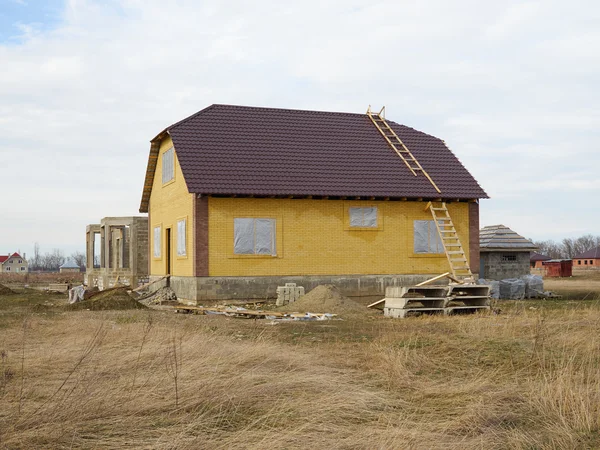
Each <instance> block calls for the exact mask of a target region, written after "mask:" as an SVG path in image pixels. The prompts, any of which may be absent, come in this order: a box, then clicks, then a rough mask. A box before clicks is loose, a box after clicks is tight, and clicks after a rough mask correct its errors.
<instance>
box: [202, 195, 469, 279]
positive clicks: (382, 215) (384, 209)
mask: <svg viewBox="0 0 600 450" xmlns="http://www.w3.org/2000/svg"><path fill="white" fill-rule="evenodd" d="M208 204H209V274H210V276H268V275H341V274H440V273H443V272H446V271H447V270H448V269H449V266H448V261H447V259H446V257H445V255H443V254H442V255H421V254H415V253H414V252H413V220H432V218H431V213H430V212H429V211H427V212H426V211H425V210H424V208H425V206H426V203H425V202H400V201H388V202H384V201H381V202H370V201H342V200H309V199H306V200H295V199H253V198H239V199H236V198H210V199H209V203H208ZM371 205H374V206H377V207H378V225H379V226H378V229H377V230H351V229H349V223H348V213H347V210H348V208H349V207H350V206H371ZM448 208H449V211H450V215H451V216H452V219H453V221H454V224H455V226H456V230H457V232H458V234H459V237H460V239H461V242H462V244H463V247H464V250H465V252H466V253H467V258H468V251H469V214H468V204H466V203H452V204H448ZM235 217H238V218H244V217H254V218H274V219H276V220H277V257H272V256H254V255H243V256H241V255H234V254H233V219H234V218H235Z"/></svg>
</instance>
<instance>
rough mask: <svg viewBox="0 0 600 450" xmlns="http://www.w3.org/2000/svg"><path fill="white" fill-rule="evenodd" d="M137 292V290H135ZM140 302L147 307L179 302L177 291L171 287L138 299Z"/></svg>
mask: <svg viewBox="0 0 600 450" xmlns="http://www.w3.org/2000/svg"><path fill="white" fill-rule="evenodd" d="M134 291H135V289H134ZM137 300H138V301H139V302H141V303H143V304H144V305H146V306H149V305H163V304H166V303H173V302H175V303H176V302H177V295H176V294H175V291H173V289H171V288H170V287H166V286H165V287H162V288H160V289H158V290H157V291H155V292H151V293H149V294H146V295H144V296H143V297H140V298H138V299H137Z"/></svg>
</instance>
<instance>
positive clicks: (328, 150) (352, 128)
mask: <svg viewBox="0 0 600 450" xmlns="http://www.w3.org/2000/svg"><path fill="white" fill-rule="evenodd" d="M388 123H389V124H390V126H392V128H393V129H394V131H395V132H396V133H397V134H398V136H399V137H400V138H401V139H402V140H403V141H404V143H405V144H406V146H407V147H408V148H409V149H410V150H411V152H412V153H413V155H414V156H415V158H416V159H417V160H418V161H419V162H420V163H421V165H422V166H423V168H424V169H425V170H426V171H427V172H428V173H429V175H430V176H431V178H432V179H433V180H434V182H435V183H436V184H437V186H438V187H439V188H440V190H441V194H439V193H438V192H437V191H436V190H435V188H434V187H433V186H432V185H431V183H429V181H428V180H427V178H426V177H425V176H423V175H422V174H419V175H418V176H417V177H415V176H414V175H412V174H411V173H410V171H409V169H408V168H407V167H406V165H405V164H404V162H403V161H402V160H401V159H400V157H398V155H397V154H396V153H395V152H394V150H393V149H392V148H391V147H390V146H389V145H388V144H387V142H386V141H385V139H384V138H383V136H381V134H380V133H379V131H378V130H377V128H376V127H375V126H374V125H373V123H372V122H371V120H370V119H369V118H368V116H367V115H366V114H350V113H337V112H320V111H302V110H290V109H274V108H257V107H248V106H232V105H211V106H209V107H208V108H205V109H203V110H202V111H200V112H198V113H196V114H194V115H192V116H190V117H188V118H186V119H184V120H182V121H180V122H178V123H176V124H174V125H171V126H170V127H168V128H167V129H166V130H165V131H164V132H163V133H161V134H159V135H158V136H157V137H156V138H155V139H154V140H153V141H152V142H153V143H154V145H153V147H151V160H150V162H149V167H148V172H147V177H146V183H145V193H144V197H143V198H142V205H141V207H140V211H141V212H145V211H147V204H148V199H149V194H150V193H149V191H148V187H149V186H150V188H151V186H152V182H151V181H152V179H153V177H154V161H153V160H152V152H153V151H154V152H156V151H157V149H158V145H156V144H157V142H156V141H157V140H160V139H162V136H164V133H165V132H168V133H169V134H170V135H171V137H172V139H173V144H174V147H175V152H176V154H177V157H178V159H179V163H180V165H181V169H182V171H183V175H184V178H185V180H186V183H187V186H188V189H189V191H190V192H192V193H197V194H227V195H232V194H237V195H315V196H324V195H326V196H360V197H371V196H374V197H396V198H399V197H412V198H414V197H424V198H439V197H443V198H445V199H477V198H487V194H486V193H485V192H484V191H483V189H482V188H481V187H480V186H479V184H477V182H476V181H475V179H474V178H473V177H472V176H471V174H470V173H469V172H468V171H467V169H465V167H464V166H463V165H462V164H461V162H460V161H459V160H458V159H457V158H456V156H454V154H453V153H452V151H450V149H448V147H446V145H445V144H444V142H443V141H442V140H441V139H438V138H436V137H433V136H430V135H428V134H425V133H422V132H420V131H417V130H414V129H412V128H409V127H406V126H404V125H399V124H397V123H395V122H392V121H389V120H388ZM151 163H152V164H151ZM151 165H152V167H150V166H151ZM149 177H150V178H149ZM146 191H147V192H146Z"/></svg>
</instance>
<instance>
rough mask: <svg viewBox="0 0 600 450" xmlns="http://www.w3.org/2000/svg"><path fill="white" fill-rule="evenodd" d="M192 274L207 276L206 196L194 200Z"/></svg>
mask: <svg viewBox="0 0 600 450" xmlns="http://www.w3.org/2000/svg"><path fill="white" fill-rule="evenodd" d="M194 275H195V276H197V277H207V276H208V197H206V196H203V197H200V198H196V200H195V201H194Z"/></svg>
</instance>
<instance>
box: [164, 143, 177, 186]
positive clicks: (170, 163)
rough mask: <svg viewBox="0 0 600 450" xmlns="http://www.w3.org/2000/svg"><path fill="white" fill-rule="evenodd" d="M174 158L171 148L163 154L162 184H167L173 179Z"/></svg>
mask: <svg viewBox="0 0 600 450" xmlns="http://www.w3.org/2000/svg"><path fill="white" fill-rule="evenodd" d="M174 162H175V158H174V152H173V148H170V149H169V150H167V151H166V152H164V153H163V156H162V182H163V184H165V183H168V182H169V181H171V180H172V179H173V178H175V164H174Z"/></svg>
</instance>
